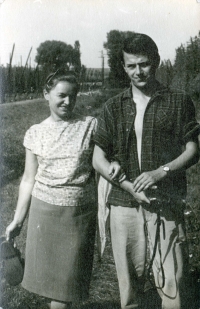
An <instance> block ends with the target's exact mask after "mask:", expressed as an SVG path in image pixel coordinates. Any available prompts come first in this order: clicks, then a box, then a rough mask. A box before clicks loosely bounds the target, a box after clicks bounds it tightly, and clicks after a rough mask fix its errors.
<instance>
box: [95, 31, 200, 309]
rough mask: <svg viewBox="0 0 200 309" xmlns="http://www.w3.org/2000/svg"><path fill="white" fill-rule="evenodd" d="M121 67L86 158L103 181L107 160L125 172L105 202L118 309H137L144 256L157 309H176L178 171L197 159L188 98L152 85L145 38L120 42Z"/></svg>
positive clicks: (181, 260) (182, 192) (180, 245)
mask: <svg viewBox="0 0 200 309" xmlns="http://www.w3.org/2000/svg"><path fill="white" fill-rule="evenodd" d="M122 61H123V66H124V70H125V71H126V73H127V75H128V76H129V78H130V80H131V86H130V88H129V89H128V90H126V91H124V92H123V93H121V94H119V95H117V96H116V97H114V98H112V99H110V100H108V101H107V102H106V103H105V105H104V109H103V111H102V113H101V115H100V117H99V122H98V128H97V132H96V135H95V143H96V146H95V149H94V155H93V165H94V168H95V169H96V170H97V171H98V172H99V173H100V174H101V175H102V176H103V177H104V178H106V179H107V180H108V181H111V176H110V175H109V167H110V162H111V161H112V160H113V159H114V160H117V161H118V162H119V163H120V165H121V167H122V169H123V171H124V172H125V174H126V179H125V180H123V181H122V182H118V183H117V182H116V181H115V182H113V181H112V183H113V186H112V190H111V192H110V195H109V197H108V202H109V204H110V210H111V212H110V220H111V221H110V226H111V240H112V247H113V255H114V259H115V264H116V269H117V276H118V281H119V289H120V298H121V307H122V309H125V308H140V306H141V303H140V301H141V297H140V296H141V295H142V292H143V290H144V281H145V277H146V275H148V271H146V268H145V265H146V262H147V255H148V254H149V255H150V263H149V264H150V265H149V267H151V266H152V270H153V274H154V281H155V285H156V287H157V290H158V293H159V295H160V297H161V300H162V308H163V309H164V308H165V309H180V308H182V306H183V300H182V291H183V289H184V288H183V286H184V273H183V270H185V269H186V264H187V247H186V239H185V227H184V218H183V209H184V202H183V200H184V198H185V196H186V175H185V170H186V168H188V167H189V166H191V165H192V164H194V163H196V162H197V161H198V139H197V137H198V134H199V124H198V123H197V122H196V120H195V110H194V106H193V103H192V101H191V99H190V98H189V97H188V96H187V95H185V94H183V93H181V92H178V91H172V90H169V89H167V88H165V87H163V86H162V85H161V84H160V83H159V82H158V81H157V80H156V79H155V72H156V69H157V68H158V66H159V62H160V56H159V53H158V48H157V46H156V44H155V42H154V41H153V40H152V39H151V38H150V37H148V36H147V35H144V34H138V33H135V34H133V36H132V37H130V38H128V39H125V41H124V45H123V49H122ZM147 248H148V250H147ZM147 253H148V254H147Z"/></svg>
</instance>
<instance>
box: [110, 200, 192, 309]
mask: <svg viewBox="0 0 200 309" xmlns="http://www.w3.org/2000/svg"><path fill="white" fill-rule="evenodd" d="M150 210H151V209H150ZM160 222H161V224H160V229H159V235H156V231H157V224H158V216H157V213H155V212H151V211H149V210H145V209H143V208H142V207H141V206H140V207H138V208H129V207H121V206H111V213H110V229H111V241H112V248H113V255H114V260H115V264H116V270H117V276H118V282H119V290H120V299H121V308H122V309H132V308H140V305H141V297H142V296H143V288H144V282H145V280H146V278H145V274H146V273H147V271H146V270H145V264H146V262H147V252H148V254H149V255H150V260H151V259H152V255H153V252H154V250H155V245H156V247H157V248H156V251H155V254H154V255H155V257H154V259H153V261H152V263H153V264H152V269H153V274H154V280H155V285H156V287H157V290H158V293H159V295H160V297H161V300H162V309H181V308H183V307H182V304H181V301H182V292H183V291H184V275H183V270H184V271H185V270H186V266H187V245H186V239H185V232H184V220H183V214H181V212H180V213H179V215H178V214H174V212H172V211H169V210H165V211H163V212H161V214H160ZM157 236H159V237H157ZM156 238H157V239H156ZM147 245H148V251H147ZM163 285H164V286H163Z"/></svg>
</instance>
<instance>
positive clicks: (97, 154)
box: [93, 145, 150, 204]
mask: <svg viewBox="0 0 200 309" xmlns="http://www.w3.org/2000/svg"><path fill="white" fill-rule="evenodd" d="M93 167H94V169H95V170H96V171H97V172H98V173H99V174H101V175H102V176H103V177H104V178H105V179H106V180H108V181H109V182H110V183H112V184H113V185H117V186H119V187H121V188H122V189H123V190H125V191H127V192H129V193H130V194H131V195H132V196H133V198H134V199H135V200H136V201H137V202H138V203H139V204H142V203H150V201H149V199H148V198H147V197H146V195H145V193H144V192H140V193H136V192H135V191H134V189H133V184H132V183H131V182H130V181H128V180H124V181H122V182H121V183H119V182H116V181H113V180H112V179H111V177H110V175H109V167H110V162H109V161H108V160H107V158H106V153H105V152H104V151H103V150H102V149H101V148H100V147H98V146H97V145H95V147H94V154H93Z"/></svg>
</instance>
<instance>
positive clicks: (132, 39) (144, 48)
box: [121, 33, 160, 70]
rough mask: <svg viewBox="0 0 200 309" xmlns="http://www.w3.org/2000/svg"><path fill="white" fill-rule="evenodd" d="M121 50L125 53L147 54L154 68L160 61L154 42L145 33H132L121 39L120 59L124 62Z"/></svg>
mask: <svg viewBox="0 0 200 309" xmlns="http://www.w3.org/2000/svg"><path fill="white" fill-rule="evenodd" d="M123 52H125V53H127V54H134V55H143V56H147V57H148V58H149V60H150V62H151V64H152V66H153V68H154V69H155V70H156V69H157V68H158V66H159V63H160V55H159V53H158V47H157V45H156V43H155V42H154V41H153V40H152V39H151V38H150V37H149V36H148V35H146V34H143V33H133V34H131V35H130V36H129V37H128V38H126V39H125V40H124V41H123V44H122V53H121V60H122V63H124V55H123Z"/></svg>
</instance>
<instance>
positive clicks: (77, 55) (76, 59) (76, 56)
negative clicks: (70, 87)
mask: <svg viewBox="0 0 200 309" xmlns="http://www.w3.org/2000/svg"><path fill="white" fill-rule="evenodd" d="M72 64H73V65H74V68H75V72H76V73H78V74H80V72H81V52H80V43H79V41H75V43H74V50H73V52H72Z"/></svg>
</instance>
